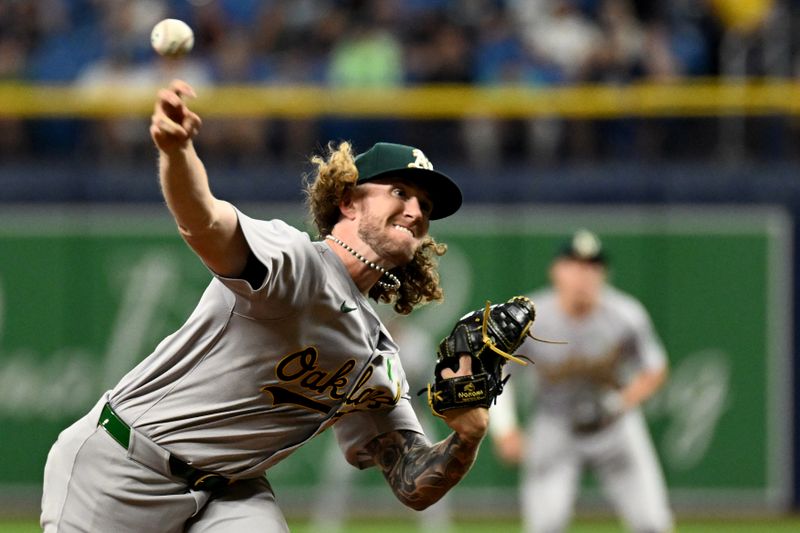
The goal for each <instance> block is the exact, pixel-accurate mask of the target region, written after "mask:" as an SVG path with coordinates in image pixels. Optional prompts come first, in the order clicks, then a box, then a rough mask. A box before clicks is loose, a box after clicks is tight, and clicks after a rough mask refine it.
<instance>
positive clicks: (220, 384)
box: [42, 213, 422, 532]
mask: <svg viewBox="0 0 800 533" xmlns="http://www.w3.org/2000/svg"><path fill="white" fill-rule="evenodd" d="M239 221H240V224H241V227H242V230H243V232H244V235H245V238H246V239H247V242H248V243H249V245H250V248H251V249H252V251H253V253H254V255H255V257H256V258H257V259H258V260H259V261H260V262H261V263H262V264H263V265H264V266H265V267H266V270H267V274H266V278H265V279H264V280H263V283H261V285H260V286H258V287H256V288H253V287H251V286H250V284H249V283H248V282H246V281H244V280H240V279H226V278H223V277H220V276H216V277H215V279H213V280H212V281H211V283H210V284H209V286H208V288H207V289H206V291H205V293H204V294H203V296H202V298H201V300H200V302H199V304H198V305H197V307H196V309H195V310H194V312H193V313H192V314H191V316H190V317H189V319H188V320H187V322H186V323H185V324H184V325H183V326H182V327H181V328H180V329H179V330H178V331H177V332H175V333H174V334H172V335H171V336H169V337H167V338H166V339H164V340H163V341H162V342H161V343H160V344H159V345H158V346H157V347H156V349H155V351H154V352H153V353H152V354H151V355H150V356H149V357H147V358H146V359H144V360H143V361H142V362H141V363H140V364H139V365H138V366H136V367H135V368H134V369H133V370H132V371H131V372H129V373H128V374H127V375H126V376H125V377H124V378H122V380H121V381H120V382H119V384H117V386H116V387H115V388H114V389H113V390H111V391H109V392H108V393H106V394H105V395H104V396H103V398H101V399H100V401H99V402H98V404H97V405H96V406H95V408H93V409H92V411H91V412H90V413H89V414H87V415H86V416H85V417H84V418H83V419H81V420H80V421H78V422H76V423H75V424H74V425H72V426H71V427H69V428H68V429H66V430H65V431H64V432H63V433H62V434H61V435H60V436H59V438H58V441H57V442H56V443H55V444H54V446H53V448H52V450H51V452H50V455H49V457H48V461H47V465H46V467H45V480H44V496H43V500H42V525H43V527H44V528H45V531H47V532H51V531H91V532H99V531H159V532H171V531H184V530H186V531H192V532H197V531H206V530H213V531H237V532H244V531H285V530H287V526H286V523H285V520H284V518H283V515H282V513H281V511H280V509H279V508H278V507H277V505H276V504H275V499H274V496H273V493H272V490H271V489H270V487H269V484H268V482H267V481H266V479H265V477H264V472H265V471H266V470H267V469H268V468H269V467H270V466H272V465H274V464H276V463H277V462H279V461H280V460H282V459H283V458H285V457H286V456H288V455H289V454H291V453H292V452H293V451H294V450H296V449H297V448H298V447H300V446H302V445H303V444H304V443H305V442H307V441H308V440H309V439H311V438H312V437H314V436H316V435H318V434H319V433H320V432H322V431H323V430H325V429H326V428H328V427H330V426H332V425H334V424H335V433H336V437H337V439H338V442H339V445H340V446H341V448H342V450H343V452H344V454H345V456H346V457H347V460H348V461H349V462H350V463H352V464H353V465H356V466H358V467H360V468H366V467H368V466H371V465H372V462H371V461H370V459H369V457H368V456H367V455H366V452H365V450H364V446H365V444H366V443H368V442H369V441H370V440H372V439H373V438H375V437H376V436H378V435H380V434H382V433H386V432H390V431H395V430H410V431H415V432H419V433H422V430H421V428H420V425H419V422H418V420H417V418H416V416H415V415H414V412H413V410H412V408H411V405H410V402H409V398H408V384H407V382H406V378H405V375H404V373H403V369H402V366H401V364H400V360H399V358H398V350H397V345H396V344H395V343H394V341H393V340H392V339H391V337H390V335H389V334H388V332H387V331H386V329H385V328H384V327H383V325H382V324H381V322H380V320H379V319H378V317H377V315H376V314H375V313H374V311H373V310H372V308H371V306H370V304H369V303H368V301H367V300H366V298H365V297H364V296H363V295H362V294H361V293H360V292H359V290H358V289H357V287H356V285H355V284H354V282H353V280H352V278H351V277H350V275H349V274H348V272H347V270H346V269H345V266H344V264H343V263H342V262H341V260H340V259H339V258H338V257H337V256H336V255H335V254H334V253H332V252H331V251H330V250H329V248H328V246H327V245H326V244H324V243H320V242H312V241H311V240H310V239H309V238H308V236H307V235H306V234H305V233H302V232H300V231H298V230H296V229H294V228H292V227H290V226H288V225H286V224H285V223H283V222H281V221H258V220H254V219H251V218H249V217H247V216H245V215H243V214H241V213H239ZM106 402H108V403H109V404H110V407H111V408H113V411H115V412H116V415H117V416H118V417H119V418H120V419H121V420H122V422H123V423H125V424H127V425H129V426H131V434H130V441H129V442H128V443H126V444H128V446H127V449H126V448H125V447H124V446H123V445H122V444H120V442H117V440H115V437H114V436H113V435H112V431H111V429H112V426H113V422H112V424H111V426H108V427H109V430H106V429H104V428H103V427H101V426H98V423H100V424H103V423H104V420H105V421H106V422H107V421H108V417H105V418H104V420H100V418H101V416H100V415H101V412H103V413H106V411H103V406H104V405H105V403H106ZM112 418H113V417H112ZM175 459H178V460H180V461H182V462H183V463H184V464H187V463H188V464H189V465H190V466H191V467H192V468H195V469H199V470H200V471H203V472H209V473H214V474H222V475H224V476H225V477H227V478H230V479H231V480H234V481H235V482H234V483H232V484H230V485H227V486H223V487H222V488H220V489H218V490H215V491H213V492H210V491H207V490H190V489H189V488H188V486H187V482H186V480H185V479H184V478H182V477H181V476H178V475H175V472H174V470H175V468H174V467H173V465H172V461H174V460H175Z"/></svg>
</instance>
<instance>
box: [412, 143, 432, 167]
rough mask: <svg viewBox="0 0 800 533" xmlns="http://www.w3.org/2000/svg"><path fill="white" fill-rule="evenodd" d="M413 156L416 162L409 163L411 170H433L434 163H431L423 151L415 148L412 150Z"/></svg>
mask: <svg viewBox="0 0 800 533" xmlns="http://www.w3.org/2000/svg"><path fill="white" fill-rule="evenodd" d="M411 155H413V156H414V158H415V159H414V162H413V163H409V164H408V166H409V168H424V169H425V170H433V163H431V162H430V161H429V160H428V158H427V157H425V154H423V153H422V150H420V149H419V148H414V149H413V150H411Z"/></svg>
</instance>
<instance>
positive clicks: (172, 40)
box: [150, 19, 194, 57]
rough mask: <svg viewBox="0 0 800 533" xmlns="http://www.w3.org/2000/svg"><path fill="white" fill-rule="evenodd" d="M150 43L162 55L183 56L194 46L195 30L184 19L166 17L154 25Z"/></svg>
mask: <svg viewBox="0 0 800 533" xmlns="http://www.w3.org/2000/svg"><path fill="white" fill-rule="evenodd" d="M150 44H151V45H152V46H153V50H155V51H156V52H158V53H159V54H160V55H162V56H168V57H177V56H182V55H184V54H186V53H188V52H189V51H190V50H191V49H192V47H193V46H194V32H193V31H192V28H190V27H189V25H188V24H186V23H185V22H184V21H182V20H178V19H164V20H162V21H161V22H159V23H158V24H156V25H155V26H154V27H153V31H152V32H151V33H150Z"/></svg>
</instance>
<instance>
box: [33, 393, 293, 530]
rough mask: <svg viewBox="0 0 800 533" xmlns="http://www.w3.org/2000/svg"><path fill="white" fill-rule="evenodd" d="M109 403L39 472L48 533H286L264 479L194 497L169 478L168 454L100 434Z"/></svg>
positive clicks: (134, 436)
mask: <svg viewBox="0 0 800 533" xmlns="http://www.w3.org/2000/svg"><path fill="white" fill-rule="evenodd" d="M106 401H107V395H104V396H103V398H101V399H100V401H99V402H98V403H97V405H95V407H94V408H93V409H92V410H91V411H90V412H89V413H88V414H87V415H86V416H84V417H83V418H81V419H80V420H78V421H77V422H75V423H74V424H73V425H72V426H70V427H68V428H67V429H65V430H64V431H63V432H62V433H61V434H60V435H59V437H58V440H57V441H56V443H55V444H54V445H53V447H52V448H51V450H50V453H49V454H48V457H47V463H46V465H45V469H44V486H43V494H42V514H41V526H42V528H43V529H44V532H45V533H56V532H59V533H73V532H87V533H89V532H90V533H96V532H98V531H114V532H119V533H123V532H131V533H133V532H137V533H138V532H143V531H144V532H155V531H158V532H164V533H172V532H187V533H203V532H212V531H213V532H223V533H226V532H230V533H234V532H237V533H241V532H251V531H253V532H255V531H260V532H279V533H284V532H288V531H289V528H288V526H287V524H286V520H285V518H284V516H283V513H282V512H281V510H280V508H279V507H278V505H277V503H276V502H275V495H274V493H273V492H272V488H271V487H270V485H269V482H268V481H267V480H266V478H264V477H260V478H255V479H246V480H239V481H237V482H235V483H233V484H231V485H229V486H226V487H224V488H222V489H219V490H217V491H215V492H214V493H213V494H212V493H210V492H208V491H195V490H189V489H188V488H187V485H186V482H185V481H183V480H182V479H180V478H177V477H175V476H173V475H172V474H171V473H170V471H169V465H168V460H169V452H167V451H166V450H164V449H163V448H161V447H159V446H158V445H156V444H154V443H153V442H152V441H150V440H148V439H146V438H145V437H144V436H143V435H141V434H140V433H138V432H135V431H133V432H132V433H131V442H130V445H129V447H128V449H127V450H126V449H125V448H124V447H122V446H121V445H120V444H119V443H118V442H117V441H115V440H114V439H113V437H111V435H109V434H108V433H107V432H106V430H105V429H103V428H102V427H98V425H97V420H98V418H99V416H100V412H101V409H102V407H103V405H104V404H105V402H106Z"/></svg>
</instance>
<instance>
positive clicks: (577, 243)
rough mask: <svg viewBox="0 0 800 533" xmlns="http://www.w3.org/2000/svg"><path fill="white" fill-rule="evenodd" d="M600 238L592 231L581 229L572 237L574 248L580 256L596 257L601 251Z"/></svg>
mask: <svg viewBox="0 0 800 533" xmlns="http://www.w3.org/2000/svg"><path fill="white" fill-rule="evenodd" d="M600 248H601V245H600V239H598V238H597V235H595V234H594V233H592V232H591V231H588V230H585V229H581V230H578V231H577V232H576V233H575V236H574V237H573V239H572V249H573V250H574V252H575V254H576V255H578V256H579V257H594V256H595V255H597V254H599V253H600Z"/></svg>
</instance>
